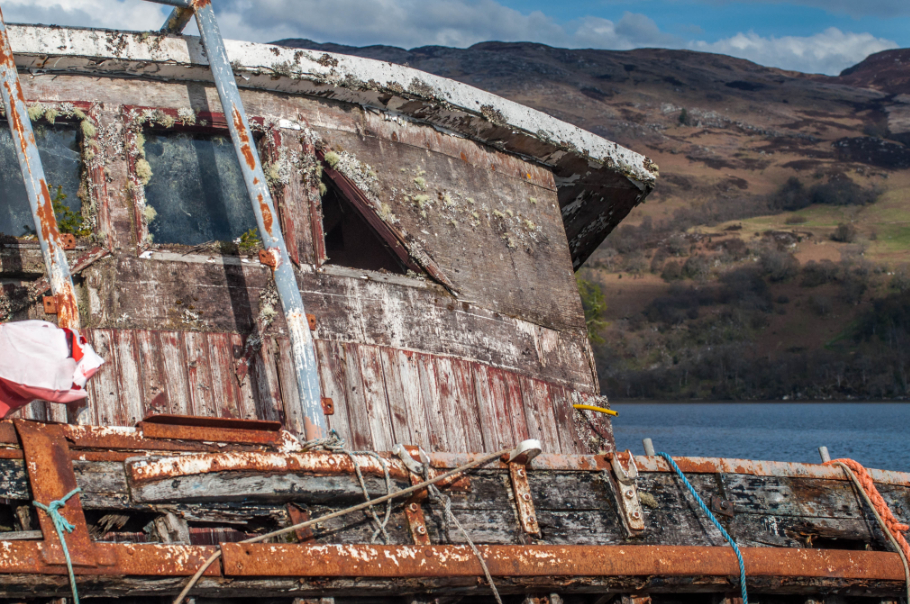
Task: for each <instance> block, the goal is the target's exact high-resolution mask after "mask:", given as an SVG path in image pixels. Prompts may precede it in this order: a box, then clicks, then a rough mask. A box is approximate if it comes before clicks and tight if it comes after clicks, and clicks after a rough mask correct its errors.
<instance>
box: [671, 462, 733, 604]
mask: <svg viewBox="0 0 910 604" xmlns="http://www.w3.org/2000/svg"><path fill="white" fill-rule="evenodd" d="M657 456H658V457H663V458H664V459H665V460H666V462H667V463H668V464H670V467H671V468H673V471H675V472H676V475H677V476H679V477H680V479H682V481H683V484H684V485H686V488H687V489H689V492H690V493H692V497H694V498H695V501H696V503H698V507H700V508H701V509H702V511H703V512H704V513H705V515H707V516H708V519H709V520H710V521H711V522H713V523H714V526H716V527H717V530H719V531H720V534H721V535H723V536H724V539H726V540H727V542H728V543H729V544H730V545H731V546H732V547H733V553H735V554H736V559H737V560H738V561H739V590H740V592H741V593H742V597H743V604H749V597H748V595H747V594H746V563H745V562H743V555H742V554H741V553H740V552H739V547H737V545H736V541H734V540H733V537H731V536H730V535H729V534H728V533H727V531H726V530H724V527H723V526H721V524H720V522H718V521H717V518H715V517H714V514H712V513H711V510H709V509H708V506H707V505H705V502H704V501H702V499H701V497H699V496H698V493H696V492H695V487H693V486H692V483H691V482H689V479H688V478H686V475H685V474H683V473H682V470H680V469H679V466H678V465H676V462H675V461H673V458H672V457H670V456H669V455H668V454H666V453H658V454H657Z"/></svg>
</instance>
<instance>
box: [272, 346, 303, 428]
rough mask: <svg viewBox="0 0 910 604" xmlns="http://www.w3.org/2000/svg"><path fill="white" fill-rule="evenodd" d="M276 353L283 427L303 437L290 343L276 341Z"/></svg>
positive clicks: (301, 413)
mask: <svg viewBox="0 0 910 604" xmlns="http://www.w3.org/2000/svg"><path fill="white" fill-rule="evenodd" d="M277 345H278V352H277V356H276V363H277V368H278V381H279V383H280V385H281V401H282V404H283V406H284V418H285V427H286V428H287V429H288V430H290V431H291V432H293V433H294V434H297V435H298V436H303V435H304V434H306V430H305V429H304V425H303V409H302V408H301V407H300V394H299V393H298V390H297V374H296V372H295V369H294V360H293V358H294V357H293V355H292V354H291V341H290V340H289V339H288V338H286V337H284V338H278V339H277Z"/></svg>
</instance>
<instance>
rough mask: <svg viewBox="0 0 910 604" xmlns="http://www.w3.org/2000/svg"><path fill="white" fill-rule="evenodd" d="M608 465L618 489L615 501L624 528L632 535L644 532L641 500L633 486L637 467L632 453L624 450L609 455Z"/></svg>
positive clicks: (636, 475)
mask: <svg viewBox="0 0 910 604" xmlns="http://www.w3.org/2000/svg"><path fill="white" fill-rule="evenodd" d="M610 465H611V466H612V468H613V476H614V477H615V478H616V484H617V485H618V487H619V492H618V493H617V499H619V509H620V511H621V512H622V514H623V518H624V519H625V522H626V526H627V527H628V528H629V531H631V532H633V533H636V532H640V531H643V530H645V517H644V513H643V512H642V509H641V500H640V499H639V498H638V488H637V487H636V486H635V481H636V479H637V478H638V466H636V465H635V457H634V456H633V455H632V451H630V450H628V449H626V451H625V453H621V452H618V451H617V452H616V453H613V454H611V455H610Z"/></svg>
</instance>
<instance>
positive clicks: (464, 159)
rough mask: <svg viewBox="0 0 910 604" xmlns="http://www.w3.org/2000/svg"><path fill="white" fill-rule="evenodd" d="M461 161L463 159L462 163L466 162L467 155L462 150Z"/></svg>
mask: <svg viewBox="0 0 910 604" xmlns="http://www.w3.org/2000/svg"><path fill="white" fill-rule="evenodd" d="M461 161H463V162H464V163H468V156H467V155H466V154H465V152H464V151H462V152H461Z"/></svg>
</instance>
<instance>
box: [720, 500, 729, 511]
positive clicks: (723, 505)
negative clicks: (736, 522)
mask: <svg viewBox="0 0 910 604" xmlns="http://www.w3.org/2000/svg"><path fill="white" fill-rule="evenodd" d="M729 505H730V504H728V503H727V502H726V501H721V502H720V507H721V509H722V510H725V509H727V507H728V506H729Z"/></svg>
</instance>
